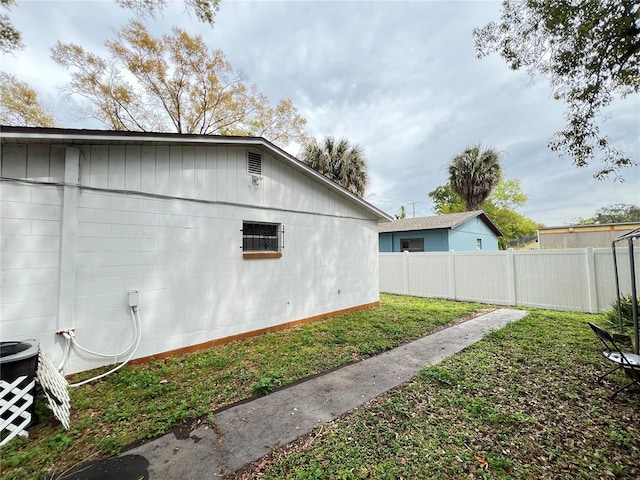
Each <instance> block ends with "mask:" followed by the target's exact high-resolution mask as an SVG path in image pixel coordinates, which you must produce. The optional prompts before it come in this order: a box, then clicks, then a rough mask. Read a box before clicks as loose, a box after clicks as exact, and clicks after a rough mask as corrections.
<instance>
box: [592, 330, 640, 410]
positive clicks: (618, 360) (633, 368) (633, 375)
mask: <svg viewBox="0 0 640 480" xmlns="http://www.w3.org/2000/svg"><path fill="white" fill-rule="evenodd" d="M589 326H590V327H591V329H592V330H593V331H594V332H595V334H596V335H597V336H598V338H599V339H600V341H601V342H602V344H603V345H604V351H603V352H602V355H604V358H606V359H607V360H609V361H610V362H612V363H615V364H616V366H615V367H614V368H612V369H611V370H609V371H608V372H606V373H605V374H604V375H601V376H600V377H598V383H602V380H603V379H604V378H605V377H606V376H607V375H609V374H611V373H613V372H615V371H617V370H619V369H623V370H624V371H625V373H626V374H627V376H628V377H629V378H630V379H631V382H630V383H628V384H626V385H622V386H621V387H619V388H617V389H616V390H615V391H614V392H613V393H612V394H611V397H610V398H613V397H615V396H616V395H617V394H618V393H620V392H621V391H622V390H626V389H627V388H629V387H631V386H632V385H634V384H635V385H638V386H639V387H640V355H636V354H634V353H630V352H623V351H622V350H621V349H620V347H618V344H617V343H616V342H615V340H614V339H613V337H612V336H611V335H610V334H609V332H607V331H606V330H604V329H603V328H600V327H599V326H597V325H595V324H593V323H589Z"/></svg>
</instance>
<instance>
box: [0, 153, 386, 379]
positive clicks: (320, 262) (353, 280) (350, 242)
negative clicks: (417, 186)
mask: <svg viewBox="0 0 640 480" xmlns="http://www.w3.org/2000/svg"><path fill="white" fill-rule="evenodd" d="M79 150H80V157H79V162H80V165H79V172H80V184H81V185H84V186H87V187H91V188H82V187H81V188H80V189H78V195H77V227H76V229H75V245H76V247H77V248H76V253H75V256H74V262H75V267H74V268H75V272H76V277H75V280H76V281H75V290H74V303H73V309H72V314H73V315H72V317H65V318H59V319H58V318H57V316H56V314H57V312H58V307H57V295H58V288H59V286H58V263H59V262H58V260H59V249H60V219H61V218H62V208H63V206H62V191H63V188H74V187H57V186H56V187H54V186H43V185H30V186H26V185H21V184H17V183H9V182H3V184H2V222H3V223H2V255H3V258H2V262H3V263H2V288H3V289H4V291H3V295H2V297H3V298H2V300H1V301H2V313H3V317H2V322H3V323H2V327H3V328H2V331H3V339H4V338H8V339H21V338H29V337H32V336H34V335H36V336H37V338H39V339H41V344H42V346H43V349H44V350H45V351H46V352H47V354H48V355H49V356H50V357H51V358H52V360H53V361H54V362H57V361H59V360H60V359H61V356H62V350H63V347H64V344H63V340H62V338H61V337H60V336H57V335H55V331H56V330H57V329H67V328H73V327H75V328H76V336H77V338H78V339H79V341H80V343H82V344H83V345H84V346H86V347H87V348H91V349H94V350H97V351H102V352H105V353H109V352H115V351H118V350H120V349H121V348H122V346H123V345H125V344H127V343H128V342H130V340H131V336H132V327H131V320H130V315H129V309H128V295H127V291H128V290H129V289H132V288H137V289H139V290H140V312H141V316H142V320H143V331H144V334H143V338H142V341H141V344H140V347H139V349H138V351H137V353H136V357H141V356H148V355H155V354H159V353H162V352H166V351H169V350H172V349H176V348H183V347H185V346H189V345H194V344H199V343H202V342H206V341H210V340H212V339H216V338H222V337H226V336H230V335H234V334H238V333H243V332H247V331H251V330H257V329H262V328H268V327H273V326H277V325H280V324H282V323H285V322H290V321H294V320H299V319H304V318H308V317H314V316H316V315H321V314H324V313H328V312H332V311H337V310H342V309H346V308H350V307H353V306H358V305H365V304H369V303H371V302H375V301H377V300H378V298H379V297H378V295H379V294H378V276H379V273H378V262H377V245H378V233H377V218H375V216H374V215H373V214H372V213H371V212H368V211H365V209H364V208H363V207H360V206H359V205H357V204H356V203H355V202H353V201H350V200H348V199H346V198H344V197H342V196H340V195H339V194H338V193H337V192H335V191H332V190H330V189H329V188H327V187H325V186H324V185H322V184H319V183H316V182H315V181H313V180H311V178H309V177H308V176H306V175H304V174H301V173H299V172H296V171H294V170H293V169H292V167H290V166H288V165H286V164H284V163H283V162H281V161H279V160H278V159H276V158H274V157H273V156H272V155H263V174H264V178H263V180H262V181H261V182H260V184H259V185H257V186H256V185H254V184H253V181H252V178H251V176H250V175H248V174H247V171H246V152H247V148H245V147H200V146H197V147H186V148H181V147H180V148H178V147H155V146H135V145H133V146H132V145H127V146H110V147H105V146H101V145H84V146H81V147H79ZM25 152H26V150H24V149H19V148H18V149H13V150H11V149H4V148H3V153H2V154H3V168H5V167H4V165H5V163H4V155H5V153H8V154H10V155H13V157H12V158H14V160H13V161H12V163H11V162H10V163H11V166H10V167H6V168H8V169H9V171H10V172H13V173H14V174H15V175H22V176H23V177H24V176H25V175H27V172H28V171H30V172H32V173H33V174H35V175H38V176H39V177H40V178H42V177H43V175H48V179H49V180H51V179H53V178H60V176H61V175H62V173H63V172H64V163H63V162H62V163H60V160H61V159H62V160H64V156H65V149H64V148H61V147H59V146H56V147H50V148H43V147H40V148H38V149H37V150H34V152H36V153H37V155H35V154H34V157H33V158H31V157H29V159H28V160H29V162H27V155H26V153H25ZM20 159H22V160H20ZM27 164H29V165H30V167H29V169H27ZM52 165H55V167H54V168H52ZM114 188H115V189H117V190H118V191H117V192H114V191H108V190H109V189H114ZM96 189H98V190H96ZM122 190H130V191H129V192H126V191H122ZM168 196H177V198H168ZM191 198H193V199H197V200H198V201H192V200H191ZM247 219H248V220H253V221H264V222H275V223H280V224H282V225H283V226H284V228H285V234H284V244H285V246H284V249H283V251H282V253H283V255H282V257H281V258H278V259H261V260H245V259H243V256H242V250H241V245H242V233H241V229H242V221H243V220H247ZM102 364H103V362H102V360H100V359H90V358H87V357H80V356H77V355H72V357H71V358H70V359H69V361H68V364H67V367H68V369H67V373H72V372H76V371H81V370H86V369H89V368H93V367H97V366H99V365H102Z"/></svg>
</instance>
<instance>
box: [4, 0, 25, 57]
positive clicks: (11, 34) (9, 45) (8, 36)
mask: <svg viewBox="0 0 640 480" xmlns="http://www.w3.org/2000/svg"><path fill="white" fill-rule="evenodd" d="M15 3H16V2H15V0H0V6H2V10H9V9H10V8H11V6H12V5H13V4H15ZM22 47H23V44H22V36H21V35H20V32H19V31H17V30H16V29H15V27H14V26H13V24H12V23H11V19H10V18H9V15H7V14H6V13H2V14H0V52H2V53H9V52H11V51H12V50H16V49H18V48H22Z"/></svg>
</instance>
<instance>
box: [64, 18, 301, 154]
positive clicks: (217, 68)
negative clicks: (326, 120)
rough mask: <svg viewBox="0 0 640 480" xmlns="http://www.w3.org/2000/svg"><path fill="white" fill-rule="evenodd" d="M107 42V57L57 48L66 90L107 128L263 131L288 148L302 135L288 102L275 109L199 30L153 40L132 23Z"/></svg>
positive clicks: (227, 132)
mask: <svg viewBox="0 0 640 480" xmlns="http://www.w3.org/2000/svg"><path fill="white" fill-rule="evenodd" d="M105 46H106V47H107V50H108V52H109V55H110V58H108V59H104V58H101V57H99V56H97V55H95V54H93V53H90V52H86V51H85V50H84V48H83V47H82V46H80V45H75V44H72V43H69V44H62V43H60V42H58V43H57V44H56V46H55V47H54V48H53V50H52V51H53V58H54V60H55V61H56V62H58V63H59V64H61V65H64V66H66V67H68V68H69V69H71V71H72V74H71V75H72V80H71V83H70V84H69V85H68V87H67V88H66V92H67V93H68V94H70V95H73V94H75V95H78V96H79V97H82V98H84V99H86V100H88V102H85V103H84V110H83V112H82V113H83V114H84V115H85V116H86V117H92V118H96V119H98V120H99V121H101V122H102V123H104V124H105V125H106V126H107V127H109V128H112V129H114V130H138V131H174V132H178V133H195V134H200V135H210V134H222V135H249V136H262V137H265V138H267V139H268V140H270V141H272V142H274V143H278V144H280V145H283V146H286V145H288V144H289V143H290V142H292V141H299V142H301V141H304V139H305V135H304V125H305V123H306V120H305V119H304V118H302V117H301V116H300V115H299V114H298V112H297V110H296V108H295V107H294V105H293V103H292V102H291V100H289V99H285V100H282V101H280V103H279V104H278V105H276V106H275V107H273V106H271V105H270V103H269V99H268V98H267V97H266V95H264V94H263V93H261V92H259V91H258V89H257V87H256V86H255V85H249V84H247V82H246V77H245V76H244V75H243V74H242V73H238V72H236V71H234V69H233V67H232V66H231V64H230V63H229V62H227V60H226V59H225V56H224V54H223V53H222V51H220V50H213V51H212V50H209V49H208V48H207V46H206V42H205V41H204V39H203V38H202V37H201V36H199V35H196V36H191V35H189V34H188V33H187V32H186V31H184V30H182V29H179V28H174V29H173V34H172V35H163V36H162V37H160V38H155V37H153V36H152V35H151V34H150V33H149V32H148V31H147V30H146V28H145V27H144V25H143V24H142V23H140V22H137V21H132V22H130V23H129V24H128V25H127V26H125V27H124V28H122V29H121V30H120V31H119V32H118V34H117V39H116V40H115V41H107V42H105Z"/></svg>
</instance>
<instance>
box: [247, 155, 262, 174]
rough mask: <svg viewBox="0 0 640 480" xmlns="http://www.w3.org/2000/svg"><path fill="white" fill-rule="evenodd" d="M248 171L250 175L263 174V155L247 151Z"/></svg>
mask: <svg viewBox="0 0 640 480" xmlns="http://www.w3.org/2000/svg"><path fill="white" fill-rule="evenodd" d="M247 172H248V173H249V174H250V175H262V155H260V154H259V153H255V152H247Z"/></svg>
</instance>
